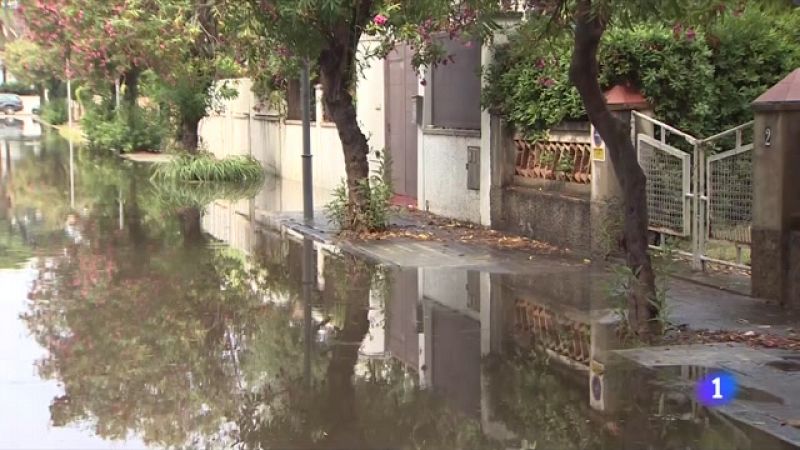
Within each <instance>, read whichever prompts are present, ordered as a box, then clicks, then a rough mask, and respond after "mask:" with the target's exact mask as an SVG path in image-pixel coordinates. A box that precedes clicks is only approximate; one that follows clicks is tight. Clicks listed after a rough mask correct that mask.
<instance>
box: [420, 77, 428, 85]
mask: <svg viewBox="0 0 800 450" xmlns="http://www.w3.org/2000/svg"><path fill="white" fill-rule="evenodd" d="M419 84H421V85H423V86H425V85H427V84H428V82H427V81H426V80H425V79H424V78H423V79H422V80H420V82H419Z"/></svg>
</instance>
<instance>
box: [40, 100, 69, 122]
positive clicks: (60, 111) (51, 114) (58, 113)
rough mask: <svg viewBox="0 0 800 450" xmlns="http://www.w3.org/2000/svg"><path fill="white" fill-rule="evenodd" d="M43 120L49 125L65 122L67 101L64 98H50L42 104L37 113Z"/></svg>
mask: <svg viewBox="0 0 800 450" xmlns="http://www.w3.org/2000/svg"><path fill="white" fill-rule="evenodd" d="M39 116H40V117H41V118H42V120H43V121H44V122H47V123H49V124H50V125H63V124H65V123H67V119H68V117H67V101H66V100H65V99H52V100H50V101H49V102H47V103H45V104H44V106H42V111H41V113H40V115H39Z"/></svg>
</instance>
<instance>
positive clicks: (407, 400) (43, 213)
mask: <svg viewBox="0 0 800 450" xmlns="http://www.w3.org/2000/svg"><path fill="white" fill-rule="evenodd" d="M0 149H2V161H3V163H2V166H1V167H2V173H0V194H1V195H0V200H2V202H1V203H0V264H2V269H0V338H2V340H1V341H0V363H2V368H0V449H17V448H31V449H33V448H38V449H40V448H58V449H68V448H69V449H72V448H154V449H155V448H165V447H180V448H242V449H260V448H297V449H307V448H328V449H362V448H370V449H401V448H402V449H406V448H408V449H422V448H425V449H451V448H452V449H456V448H459V449H494V448H497V449H508V448H516V449H522V448H524V449H530V448H537V449H562V448H563V449H572V448H591V449H595V448H596V449H770V448H776V449H782V448H793V447H791V446H790V445H789V444H788V443H787V441H789V440H792V439H795V438H794V437H793V436H794V435H792V434H791V429H789V428H787V430H788V431H787V433H785V434H784V435H780V436H778V437H776V436H774V434H775V433H770V432H764V431H760V430H758V429H757V428H754V427H752V426H748V425H746V424H744V423H742V422H739V421H737V420H734V419H732V418H731V417H730V415H726V414H723V412H724V411H722V410H720V409H708V408H705V407H702V406H700V405H699V404H698V403H697V402H696V401H695V400H694V399H693V398H692V396H691V395H690V394H687V393H686V389H685V386H684V385H685V384H686V383H691V379H692V378H691V377H688V378H687V376H685V373H683V372H681V371H680V370H665V371H661V372H659V371H658V368H657V367H655V366H656V365H658V364H656V363H654V362H653V361H655V360H656V359H658V360H659V361H660V359H659V358H658V357H653V358H652V359H653V361H651V363H647V362H646V361H644V359H643V358H644V356H639V357H637V356H635V355H634V354H625V357H624V358H623V357H620V358H617V357H616V356H614V355H617V354H618V353H617V352H615V351H612V350H614V349H616V348H617V347H618V344H617V343H616V342H615V340H614V338H613V332H611V331H610V330H611V327H612V326H613V325H612V323H613V311H612V307H611V305H610V304H609V301H608V300H607V297H608V296H607V290H606V288H605V287H604V284H603V283H600V282H599V277H601V275H602V274H599V273H598V272H597V271H595V270H593V269H592V268H591V267H589V266H586V265H583V264H575V263H574V262H569V261H566V260H558V261H556V260H546V259H541V260H530V259H527V258H526V260H527V261H528V265H526V270H525V271H524V273H518V272H516V271H514V270H512V269H513V268H514V267H518V266H519V264H518V262H519V261H517V260H516V259H515V258H516V257H508V256H507V255H503V254H500V253H496V252H491V251H485V252H483V253H482V256H480V258H477V259H468V262H469V263H468V264H464V258H465V255H467V253H465V252H467V250H466V249H461V248H455V247H452V246H448V247H443V248H435V247H430V246H421V247H413V246H406V248H392V247H386V246H381V245H377V246H375V247H372V248H370V249H368V250H369V251H371V252H373V253H374V254H373V255H372V256H370V257H367V256H368V255H366V256H365V255H364V254H363V253H357V252H356V254H351V253H348V252H341V251H337V249H336V248H335V247H333V246H332V245H331V244H330V243H329V242H328V243H326V242H319V241H312V240H303V239H300V238H298V236H297V235H294V236H293V235H292V233H288V232H280V231H277V230H275V229H274V228H271V227H269V226H265V225H264V220H263V218H264V217H265V215H269V214H270V213H275V212H280V211H292V210H296V209H297V208H298V207H299V205H300V203H299V199H300V197H299V195H298V193H297V191H298V190H297V189H296V188H293V187H292V184H291V183H288V182H281V181H279V180H267V183H266V184H265V186H263V187H259V186H255V187H252V186H251V187H241V186H238V187H236V188H231V187H225V188H223V187H198V186H194V187H193V188H192V189H181V188H180V187H175V186H172V187H170V186H156V185H153V184H152V183H151V182H150V181H149V177H148V169H147V167H145V166H142V165H138V164H135V163H132V162H128V161H121V160H119V159H114V158H108V159H98V158H92V157H90V155H88V154H86V153H84V152H82V151H81V150H80V149H75V152H74V153H75V155H76V156H75V158H74V159H73V160H70V158H69V152H68V151H67V149H66V148H65V143H64V142H63V141H60V140H58V139H55V138H54V139H48V140H45V141H43V142H38V141H37V142H18V141H14V142H10V143H8V144H7V145H5V146H0ZM70 167H72V168H73V169H74V172H73V175H74V177H70ZM71 179H73V182H72V183H71V182H70V180H71ZM323 201H324V193H321V194H320V193H318V199H317V204H321V203H322V202H323ZM398 255H399V256H398ZM442 255H444V256H442ZM472 256H475V255H470V258H471V257H472ZM388 257H391V258H395V259H398V258H402V261H404V262H403V263H402V264H393V265H378V264H375V261H376V260H380V259H381V258H388ZM442 258H444V259H442ZM415 261H417V262H416V263H415ZM448 261H449V262H448ZM687 289H688V288H687ZM692 315H693V314H689V316H692ZM651 351H653V352H656V350H651ZM705 351H708V352H711V354H713V355H723V354H724V355H732V354H733V353H729V350H727V349H715V350H713V351H712V350H705ZM653 354H654V353H653ZM649 355H652V354H649ZM693 355H694V356H693ZM637 358H639V359H640V360H638V363H637V364H632V363H631V361H637ZM709 358H710V356H709ZM765 358H766V357H765ZM770 358H771V359H770ZM770 358H767V359H763V360H760V359H755V356H753V361H754V362H753V363H752V364H760V363H759V361H761V362H763V363H764V365H763V367H760V370H767V368H768V369H769V370H774V371H776V372H781V373H782V374H785V375H784V376H787V377H789V378H786V380H788V381H786V382H788V383H791V386H792V387H795V386H797V385H798V384H800V382H798V381H797V380H798V378H797V376H798V374H800V372H796V371H793V370H792V368H793V367H794V366H793V365H791V364H788V363H782V362H781V361H789V362H791V360H785V359H782V358H781V357H777V356H774V355H770ZM592 359H594V360H595V361H596V363H595V364H594V365H592V364H590V361H591V360H592ZM708 361H711V360H708ZM714 361H715V362H714V364H717V365H722V364H724V363H725V362H724V361H721V360H719V357H717V359H716V360H714ZM741 364H744V363H740V366H735V367H734V366H733V365H731V366H730V369H731V370H734V371H735V370H741V369H742V366H741ZM766 364H770V365H766ZM787 364H788V365H787ZM665 365H669V366H680V365H688V366H695V365H701V366H702V365H704V362H703V361H702V360H699V361H698V360H697V359H696V354H695V353H687V354H686V355H684V357H681V358H675V359H674V360H670V361H669V364H667V363H665ZM600 366H602V368H601V369H598V367H600ZM642 366H646V367H652V368H650V369H648V368H642ZM590 367H591V369H590ZM770 373H772V372H770ZM595 378H596V379H597V381H595ZM743 378H746V377H743ZM590 379H591V380H592V381H591V382H590ZM590 386H592V387H593V389H590ZM771 386H772V388H771V389H772V391H775V390H777V389H778V387H779V386H780V385H779V384H774V385H771ZM760 388H764V386H757V385H754V386H752V389H756V390H758V389H760ZM761 390H764V391H765V392H768V393H769V396H768V397H763V396H762V397H756V399H763V398H768V399H772V398H779V399H781V398H783V403H782V404H780V405H781V407H783V408H787V407H793V405H795V403H794V402H795V400H792V401H787V400H786V399H785V395H782V394H781V392H770V391H769V390H768V389H761ZM790 392H794V391H790ZM789 395H791V394H789ZM754 403H755V404H756V406H758V403H759V402H753V401H749V400H746V399H745V400H741V401H736V402H734V403H733V404H732V405H731V406H730V407H731V408H753V404H754ZM761 403H762V404H764V403H765V402H763V401H762V402H761ZM765 404H767V405H771V403H769V402H766V403H765ZM773 406H774V405H773ZM773 406H769V407H767V408H766V409H769V408H772V407H773ZM763 410H765V408H761V409H758V411H763ZM796 410H797V409H796V408H794V409H791V411H796ZM770 411H772V412H776V411H778V410H777V409H772V410H770ZM781 411H784V410H781ZM781 414H788V413H785V412H782V413H781ZM778 426H780V425H778ZM781 439H782V441H781ZM798 442H800V439H798Z"/></svg>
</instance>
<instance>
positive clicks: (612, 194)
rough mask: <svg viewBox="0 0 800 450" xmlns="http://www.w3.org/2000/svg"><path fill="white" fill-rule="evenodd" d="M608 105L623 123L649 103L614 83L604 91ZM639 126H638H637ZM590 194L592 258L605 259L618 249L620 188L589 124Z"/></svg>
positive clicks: (620, 214)
mask: <svg viewBox="0 0 800 450" xmlns="http://www.w3.org/2000/svg"><path fill="white" fill-rule="evenodd" d="M606 102H607V104H608V107H609V109H611V111H613V113H614V114H615V115H616V116H617V118H619V119H620V120H622V121H623V122H624V123H631V115H632V114H631V111H639V112H642V113H644V114H648V112H650V111H651V107H650V105H649V104H648V103H647V100H646V99H645V98H644V96H642V94H641V93H640V92H638V91H636V90H634V89H633V88H631V87H628V86H622V85H617V86H614V87H613V88H611V89H610V90H608V91H607V92H606ZM639 128H640V127H639V126H637V129H639ZM590 133H591V136H590V140H591V153H592V155H591V158H592V195H591V228H592V231H591V233H592V238H591V239H592V242H591V250H592V258H593V259H605V258H606V257H607V256H608V255H609V254H610V253H613V252H614V251H616V250H617V249H618V244H617V243H618V242H619V239H620V238H621V236H622V189H621V187H620V184H619V181H618V180H617V174H616V172H615V171H614V167H613V165H612V164H611V159H610V158H609V156H608V151H607V150H606V148H605V144H604V143H603V141H602V139H601V138H600V135H599V134H598V133H597V132H596V131H595V129H594V127H592V128H591V131H590Z"/></svg>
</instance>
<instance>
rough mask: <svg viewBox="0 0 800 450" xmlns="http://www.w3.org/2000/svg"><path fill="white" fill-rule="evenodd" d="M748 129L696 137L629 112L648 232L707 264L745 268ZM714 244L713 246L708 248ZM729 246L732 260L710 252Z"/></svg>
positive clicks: (748, 207) (748, 237)
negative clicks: (680, 244)
mask: <svg viewBox="0 0 800 450" xmlns="http://www.w3.org/2000/svg"><path fill="white" fill-rule="evenodd" d="M752 128H753V122H748V123H746V124H743V125H740V126H738V127H735V128H732V129H730V130H727V131H724V132H722V133H719V134H716V135H714V136H711V137H709V138H706V139H698V138H695V137H694V136H692V135H690V134H688V133H684V132H683V131H681V130H678V129H677V128H674V127H671V126H669V125H667V124H665V123H663V122H660V121H658V120H656V119H653V118H652V117H649V116H646V115H644V114H641V113H638V112H635V111H634V112H633V114H632V117H631V137H632V139H633V142H634V144H635V145H636V150H637V154H638V158H639V164H640V165H641V166H642V169H643V170H644V172H645V175H646V176H647V207H648V213H649V219H650V230H652V231H655V232H658V233H660V234H661V236H662V239H661V242H660V245H663V244H664V242H665V239H664V236H666V235H671V236H675V237H677V238H680V239H682V240H683V241H686V242H688V244H689V245H688V247H689V248H687V249H684V250H681V249H678V250H676V251H677V252H679V253H682V254H685V255H687V256H691V257H692V259H693V265H694V267H695V268H697V269H702V268H704V265H705V262H709V261H710V262H715V263H720V264H725V265H730V266H735V267H741V268H748V267H749V266H748V265H747V264H744V261H743V260H742V249H743V246H749V245H750V243H751V231H750V230H751V225H752V203H753V185H752V176H753V170H752V154H753V152H752V150H753V144H752ZM710 244H712V245H710ZM712 247H713V250H714V251H715V252H721V251H720V250H719V249H720V248H723V247H730V248H732V249H735V257H731V258H722V257H719V255H717V254H713V255H712V254H710V250H711V249H712Z"/></svg>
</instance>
